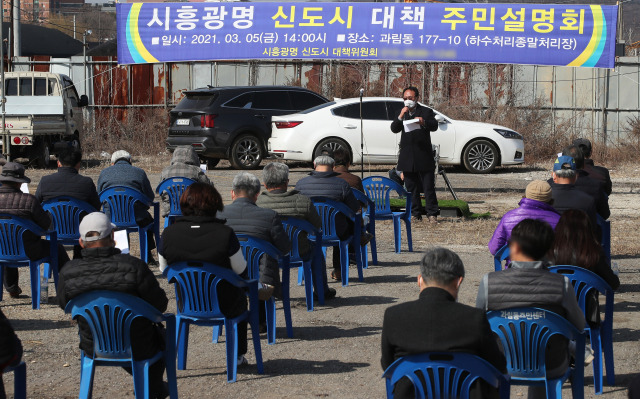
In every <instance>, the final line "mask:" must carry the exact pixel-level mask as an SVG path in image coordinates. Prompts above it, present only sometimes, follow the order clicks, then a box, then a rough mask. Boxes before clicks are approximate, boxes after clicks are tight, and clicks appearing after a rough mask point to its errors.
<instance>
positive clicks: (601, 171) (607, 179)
mask: <svg viewBox="0 0 640 399" xmlns="http://www.w3.org/2000/svg"><path fill="white" fill-rule="evenodd" d="M584 170H585V171H586V172H587V173H588V174H589V177H591V178H592V179H596V180H598V181H599V182H601V183H602V184H604V193H605V194H607V195H608V196H609V195H611V191H612V189H613V183H611V175H610V174H609V169H607V168H605V167H604V166H596V165H595V164H594V163H593V159H589V158H587V159H585V160H584Z"/></svg>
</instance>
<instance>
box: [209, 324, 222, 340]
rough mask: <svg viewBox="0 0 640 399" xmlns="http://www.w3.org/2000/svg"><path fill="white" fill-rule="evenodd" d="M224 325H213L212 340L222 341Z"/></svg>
mask: <svg viewBox="0 0 640 399" xmlns="http://www.w3.org/2000/svg"><path fill="white" fill-rule="evenodd" d="M222 327H223V326H217V325H216V326H213V334H211V342H212V343H214V344H217V343H218V342H220V337H222Z"/></svg>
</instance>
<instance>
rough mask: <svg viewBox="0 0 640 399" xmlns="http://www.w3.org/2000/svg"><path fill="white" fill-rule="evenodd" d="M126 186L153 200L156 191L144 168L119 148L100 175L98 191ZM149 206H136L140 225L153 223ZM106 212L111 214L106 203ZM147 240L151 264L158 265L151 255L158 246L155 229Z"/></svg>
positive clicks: (148, 234) (139, 204)
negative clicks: (138, 165)
mask: <svg viewBox="0 0 640 399" xmlns="http://www.w3.org/2000/svg"><path fill="white" fill-rule="evenodd" d="M114 186H125V187H130V188H132V189H134V190H136V191H138V192H140V193H142V194H143V195H144V196H145V197H147V198H148V199H149V201H153V199H154V197H155V192H154V191H153V189H152V188H151V183H150V182H149V178H148V177H147V174H146V173H145V171H144V170H142V169H140V168H136V167H135V166H133V165H132V164H131V155H130V154H129V153H128V152H127V151H124V150H118V151H116V152H114V153H113V154H112V155H111V166H109V167H108V168H106V169H104V170H102V172H100V176H99V177H98V192H103V191H104V190H106V189H108V188H110V187H114ZM148 210H149V207H148V206H146V205H143V204H141V203H136V204H135V206H134V211H135V217H136V223H137V224H138V226H141V227H144V226H147V225H149V224H150V223H153V217H152V216H151V214H149V212H148ZM104 212H105V213H106V214H107V215H109V206H108V205H106V204H105V207H104ZM147 240H148V243H149V246H148V247H147V249H148V252H149V257H148V259H149V262H148V264H149V265H153V266H155V265H157V264H158V263H157V262H156V260H155V259H153V256H152V255H151V251H152V250H153V249H154V248H155V247H156V244H155V240H154V237H153V229H149V230H147Z"/></svg>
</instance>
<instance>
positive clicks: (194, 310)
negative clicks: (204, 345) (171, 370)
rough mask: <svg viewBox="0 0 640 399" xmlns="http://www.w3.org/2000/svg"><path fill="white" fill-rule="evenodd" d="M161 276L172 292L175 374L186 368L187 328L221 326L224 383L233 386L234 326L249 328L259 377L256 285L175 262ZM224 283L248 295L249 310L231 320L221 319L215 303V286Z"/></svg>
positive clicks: (205, 266) (225, 272)
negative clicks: (223, 329)
mask: <svg viewBox="0 0 640 399" xmlns="http://www.w3.org/2000/svg"><path fill="white" fill-rule="evenodd" d="M164 274H165V275H167V279H168V280H169V283H173V284H174V286H175V289H176V302H177V309H178V312H177V315H176V322H177V335H176V337H175V338H176V346H177V348H178V370H185V369H186V367H187V348H188V345H189V325H190V324H194V325H197V326H223V325H224V326H225V327H226V330H227V342H226V345H227V381H228V382H236V376H237V371H238V323H239V322H241V321H244V320H247V321H248V322H249V325H250V326H251V335H252V336H253V349H254V351H255V353H256V364H257V366H258V373H259V374H263V373H264V369H263V367H262V350H261V348H260V320H259V315H258V281H257V280H244V279H243V278H241V277H240V276H238V275H237V274H235V273H234V272H233V271H232V270H230V269H225V268H222V267H220V266H216V265H213V264H210V263H204V262H179V263H174V264H171V265H169V266H168V267H167V268H166V269H165V271H164ZM221 281H226V282H228V283H229V284H232V285H233V286H235V287H238V288H243V289H247V290H248V291H249V310H248V311H246V312H244V313H242V314H241V315H239V316H237V317H234V318H232V319H230V318H227V317H225V315H224V314H223V313H222V311H221V310H220V305H219V303H218V284H219V283H220V282H221ZM216 338H217V337H216Z"/></svg>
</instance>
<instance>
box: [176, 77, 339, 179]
mask: <svg viewBox="0 0 640 399" xmlns="http://www.w3.org/2000/svg"><path fill="white" fill-rule="evenodd" d="M328 101H329V100H327V99H326V98H324V97H322V96H321V95H319V94H316V93H314V92H312V91H310V90H307V89H304V88H302V87H292V86H253V87H211V86H209V87H207V88H201V89H196V90H191V91H187V92H186V93H185V97H184V98H183V99H182V101H180V103H179V104H178V105H177V106H176V107H175V108H174V109H173V110H172V111H171V113H170V116H169V137H168V138H167V149H168V150H170V151H172V150H173V149H175V148H176V147H177V146H180V145H190V146H193V148H194V149H195V150H196V152H197V153H198V155H199V156H200V158H201V159H202V160H206V161H207V163H208V165H209V167H210V168H213V167H215V166H216V165H217V164H218V162H219V161H220V159H228V160H229V161H231V165H233V167H234V168H236V169H255V168H257V167H258V166H259V165H260V162H261V161H262V159H263V158H264V157H265V156H266V154H267V152H266V148H267V146H266V144H267V140H269V137H271V116H273V115H286V114H293V113H296V112H299V111H302V110H304V109H307V108H311V107H315V106H316V105H320V104H324V103H326V102H328Z"/></svg>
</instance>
